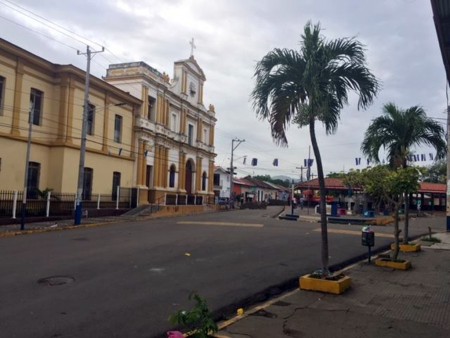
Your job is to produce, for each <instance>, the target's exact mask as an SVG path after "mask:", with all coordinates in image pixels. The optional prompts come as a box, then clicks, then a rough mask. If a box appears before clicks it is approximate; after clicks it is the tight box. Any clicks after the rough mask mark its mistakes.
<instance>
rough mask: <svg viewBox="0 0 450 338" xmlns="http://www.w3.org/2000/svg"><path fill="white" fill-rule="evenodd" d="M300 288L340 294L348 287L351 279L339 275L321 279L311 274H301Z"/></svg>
mask: <svg viewBox="0 0 450 338" xmlns="http://www.w3.org/2000/svg"><path fill="white" fill-rule="evenodd" d="M299 283H300V289H302V290H309V291H320V292H325V293H332V294H335V295H340V294H341V293H344V292H345V291H346V290H347V289H348V288H350V286H351V283H352V280H351V278H350V277H348V276H344V275H339V276H338V278H336V277H335V278H333V279H322V278H314V277H311V275H310V274H309V275H304V276H301V277H300V279H299Z"/></svg>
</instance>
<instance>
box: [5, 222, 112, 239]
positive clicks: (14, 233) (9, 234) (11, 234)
mask: <svg viewBox="0 0 450 338" xmlns="http://www.w3.org/2000/svg"><path fill="white" fill-rule="evenodd" d="M114 223H118V222H103V223H90V224H80V225H68V226H64V227H59V228H58V227H55V228H44V229H31V230H22V231H21V230H19V231H6V232H3V233H0V238H10V237H16V236H23V235H32V234H42V233H46V232H56V231H65V230H76V229H80V228H94V227H98V226H102V225H107V224H114Z"/></svg>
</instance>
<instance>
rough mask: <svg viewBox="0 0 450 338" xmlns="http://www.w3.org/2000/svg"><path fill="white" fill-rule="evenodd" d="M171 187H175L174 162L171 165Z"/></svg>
mask: <svg viewBox="0 0 450 338" xmlns="http://www.w3.org/2000/svg"><path fill="white" fill-rule="evenodd" d="M169 188H175V165H174V164H172V165H171V166H170V173H169Z"/></svg>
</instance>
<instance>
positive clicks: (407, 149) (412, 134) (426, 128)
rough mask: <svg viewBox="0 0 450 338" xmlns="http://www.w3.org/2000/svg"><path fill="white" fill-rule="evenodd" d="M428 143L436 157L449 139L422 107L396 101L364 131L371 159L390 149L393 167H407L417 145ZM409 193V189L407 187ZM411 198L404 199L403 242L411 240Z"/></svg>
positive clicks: (444, 151)
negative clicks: (409, 232)
mask: <svg viewBox="0 0 450 338" xmlns="http://www.w3.org/2000/svg"><path fill="white" fill-rule="evenodd" d="M422 144H424V145H428V146H431V147H433V148H435V150H436V158H437V159H441V158H444V157H445V156H446V155H447V143H446V142H445V133H444V129H443V128H442V126H441V125H440V124H439V123H438V122H436V121H434V120H433V119H431V118H429V117H427V115H426V113H425V111H424V110H423V108H421V107H419V106H413V107H410V108H408V109H401V108H399V107H397V106H396V105H395V104H393V103H387V104H385V105H384V106H383V115H381V116H379V117H377V118H375V119H374V120H372V122H371V124H370V126H369V128H367V131H366V133H365V135H364V140H363V143H362V145H361V151H362V152H363V153H364V154H365V155H366V156H367V158H368V159H369V160H372V161H374V162H377V163H379V162H380V158H379V152H380V148H381V147H383V148H384V149H386V150H387V161H388V163H389V165H390V167H391V169H397V168H406V167H407V164H408V156H409V155H410V154H411V149H412V148H413V147H414V146H419V145H422ZM405 193H406V194H407V196H408V192H406V191H405ZM408 228H409V198H406V203H405V222H404V227H403V242H404V243H408Z"/></svg>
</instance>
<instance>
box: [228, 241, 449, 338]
mask: <svg viewBox="0 0 450 338" xmlns="http://www.w3.org/2000/svg"><path fill="white" fill-rule="evenodd" d="M434 237H438V238H439V239H441V241H442V243H439V244H433V245H432V246H430V247H422V248H423V250H422V251H421V252H419V253H409V254H403V255H402V257H403V258H407V259H409V260H411V262H412V265H413V268H412V269H411V270H408V271H398V270H392V269H387V268H380V267H376V266H374V265H373V264H370V265H369V264H368V263H367V261H365V262H360V263H358V264H355V265H353V266H351V267H349V268H348V269H347V270H346V271H345V274H347V275H349V276H350V277H351V278H352V287H351V289H350V290H348V291H347V292H346V293H344V294H343V295H340V296H335V295H329V294H324V293H319V292H311V291H302V290H295V291H293V292H291V293H289V294H287V295H285V296H282V297H280V298H278V299H275V300H272V301H270V302H268V303H266V304H265V305H262V306H259V307H255V308H253V309H245V310H246V312H245V314H244V315H243V316H240V317H236V318H234V319H232V320H230V321H229V322H228V323H225V324H229V325H226V326H225V327H223V326H221V327H223V329H222V330H221V331H220V332H219V335H221V337H230V338H243V337H246V338H249V337H250V338H264V337H267V338H278V337H280V338H281V337H302V338H303V337H314V338H317V337H349V338H352V337H374V338H378V337H393V338H394V337H396V338H402V337H405V338H406V337H407V338H410V337H450V233H439V234H435V235H434Z"/></svg>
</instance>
